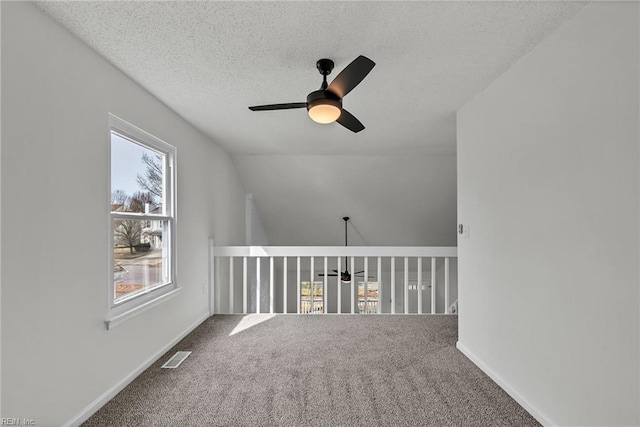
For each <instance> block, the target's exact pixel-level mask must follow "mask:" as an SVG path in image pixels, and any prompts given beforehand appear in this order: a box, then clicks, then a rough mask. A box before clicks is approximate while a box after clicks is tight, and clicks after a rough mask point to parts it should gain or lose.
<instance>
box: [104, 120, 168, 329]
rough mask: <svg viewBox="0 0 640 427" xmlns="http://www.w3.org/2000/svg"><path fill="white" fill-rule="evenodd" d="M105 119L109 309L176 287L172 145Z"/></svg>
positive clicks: (118, 310)
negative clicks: (108, 166) (108, 182)
mask: <svg viewBox="0 0 640 427" xmlns="http://www.w3.org/2000/svg"><path fill="white" fill-rule="evenodd" d="M109 125H110V141H109V144H110V197H111V200H110V213H109V215H110V218H109V227H110V260H109V261H110V265H111V268H110V269H109V270H110V277H109V313H110V315H111V316H117V315H120V314H122V313H126V312H128V311H131V310H135V309H136V308H137V307H139V306H141V305H144V304H146V303H149V302H151V301H154V300H156V299H158V298H161V297H163V296H164V295H165V294H167V293H170V292H171V291H173V290H175V289H177V283H176V280H175V250H174V248H175V227H176V225H175V157H176V149H175V147H173V146H171V145H169V144H167V143H166V142H164V141H162V140H160V139H159V138H156V137H155V136H153V135H151V134H149V133H147V132H145V131H143V130H141V129H139V128H137V127H135V126H133V125H131V124H129V123H127V122H126V121H124V120H122V119H120V118H118V117H116V116H114V115H110V116H109Z"/></svg>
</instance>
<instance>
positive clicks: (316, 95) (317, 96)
mask: <svg viewBox="0 0 640 427" xmlns="http://www.w3.org/2000/svg"><path fill="white" fill-rule="evenodd" d="M320 104H324V105H333V106H335V107H337V108H339V109H340V110H342V100H341V99H340V98H339V97H338V95H336V94H334V93H333V92H330V91H328V90H322V89H320V90H315V91H313V92H311V93H310V94H309V95H307V111H309V110H311V109H312V108H313V107H315V106H316V105H320Z"/></svg>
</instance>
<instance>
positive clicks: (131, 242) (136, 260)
mask: <svg viewBox="0 0 640 427" xmlns="http://www.w3.org/2000/svg"><path fill="white" fill-rule="evenodd" d="M112 223H113V243H114V247H113V260H114V264H113V284H114V287H115V289H114V290H115V292H114V295H115V302H120V301H122V300H123V299H126V298H127V297H129V296H131V295H135V294H139V293H141V292H144V291H147V290H150V289H153V288H155V287H158V286H161V285H163V284H166V283H168V282H169V263H168V249H167V248H168V247H169V245H168V242H167V241H166V238H165V236H168V229H167V228H168V221H157V220H153V221H152V220H137V219H135V220H133V219H132V220H122V219H118V220H113V222H112Z"/></svg>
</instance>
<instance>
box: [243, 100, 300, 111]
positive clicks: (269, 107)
mask: <svg viewBox="0 0 640 427" xmlns="http://www.w3.org/2000/svg"><path fill="white" fill-rule="evenodd" d="M292 108H307V103H306V102H290V103H288V104H269V105H256V106H255V107H249V110H251V111H270V110H290V109H292Z"/></svg>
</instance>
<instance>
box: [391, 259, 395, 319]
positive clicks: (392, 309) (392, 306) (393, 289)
mask: <svg viewBox="0 0 640 427" xmlns="http://www.w3.org/2000/svg"><path fill="white" fill-rule="evenodd" d="M391 314H396V257H394V256H392V257H391Z"/></svg>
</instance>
